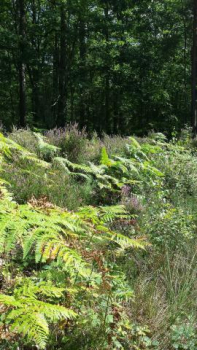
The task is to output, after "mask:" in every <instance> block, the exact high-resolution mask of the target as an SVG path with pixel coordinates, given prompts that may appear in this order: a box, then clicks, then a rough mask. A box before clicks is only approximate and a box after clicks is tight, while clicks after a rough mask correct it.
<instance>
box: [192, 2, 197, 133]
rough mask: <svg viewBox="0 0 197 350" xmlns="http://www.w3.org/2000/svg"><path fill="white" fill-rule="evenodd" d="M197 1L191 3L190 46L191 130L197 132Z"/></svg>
mask: <svg viewBox="0 0 197 350" xmlns="http://www.w3.org/2000/svg"><path fill="white" fill-rule="evenodd" d="M196 85H197V0H194V1H193V46H192V101H191V109H192V128H193V132H194V134H196V132H197V86H196Z"/></svg>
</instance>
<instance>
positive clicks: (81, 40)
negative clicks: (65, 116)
mask: <svg viewBox="0 0 197 350" xmlns="http://www.w3.org/2000/svg"><path fill="white" fill-rule="evenodd" d="M85 34H86V31H85V23H84V21H83V19H82V18H80V21H79V54H80V111H79V114H80V123H79V124H80V126H81V127H83V126H84V125H85V123H86V121H85V117H86V115H85V114H86V113H85V108H86V106H85V97H84V96H85V94H84V82H85V54H86V46H85Z"/></svg>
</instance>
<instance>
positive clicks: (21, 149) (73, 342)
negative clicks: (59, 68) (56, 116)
mask: <svg viewBox="0 0 197 350" xmlns="http://www.w3.org/2000/svg"><path fill="white" fill-rule="evenodd" d="M0 155H1V158H0V159H1V168H0V179H1V182H0V264H1V269H0V309H1V318H0V335H1V341H0V349H2V350H4V349H8V350H9V349H10V350H16V349H20V350H26V349H28V350H30V349H34V348H35V346H37V348H38V349H47V350H49V349H50V350H51V349H54V350H55V349H59V350H63V349H69V350H72V349H73V350H76V349H79V350H80V349H81V350H82V349H86V350H90V349H97V350H103V349H106V350H107V349H125V350H141V349H147V350H148V349H151V350H173V349H180V350H182V349H190V350H192V349H195V348H196V344H197V338H196V324H197V317H196V314H197V313H196V311H197V303H196V300H197V292H196V291H197V288H196V273H197V270H196V263H197V254H196V244H197V242H196V232H197V220H196V211H197V210H196V204H197V185H196V183H197V182H196V169H197V154H196V141H195V140H192V138H191V137H190V130H189V129H186V130H184V131H183V132H182V133H181V135H180V136H179V138H176V137H175V136H174V138H173V139H172V141H171V142H168V141H167V140H166V138H165V136H164V135H163V134H160V133H151V134H150V135H149V136H148V137H147V138H141V139H140V138H134V137H127V138H123V137H119V136H117V137H116V136H114V137H109V136H106V135H104V137H103V138H102V139H100V138H98V137H97V136H96V135H95V134H94V135H93V136H92V137H89V138H88V137H87V135H86V133H85V131H82V132H79V131H78V130H77V128H76V126H69V128H68V129H65V130H64V129H60V130H59V129H55V130H51V131H48V132H46V133H45V136H43V135H42V134H41V133H36V132H33V131H30V130H14V131H13V132H12V133H10V134H9V135H7V137H5V136H4V135H3V134H1V135H0Z"/></svg>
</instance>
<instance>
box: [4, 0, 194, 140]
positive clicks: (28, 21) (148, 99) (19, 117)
mask: <svg viewBox="0 0 197 350" xmlns="http://www.w3.org/2000/svg"><path fill="white" fill-rule="evenodd" d="M0 22H1V24H2V25H1V28H0V50H1V55H0V67H1V68H0V95H1V102H0V118H1V121H2V123H3V125H4V126H5V127H7V128H10V126H11V125H13V124H14V125H20V126H25V125H27V124H28V125H30V126H31V125H34V126H37V127H43V128H52V127H55V126H57V127H61V126H64V125H65V124H66V123H70V122H77V123H79V125H80V127H83V126H86V127H87V128H88V130H89V131H92V130H96V131H97V132H99V133H101V132H103V131H104V132H107V133H110V134H112V133H117V132H119V133H122V134H128V133H129V132H130V133H131V132H135V133H138V134H142V133H144V132H145V131H147V129H155V130H158V129H159V130H160V131H171V130H172V129H173V128H174V127H176V128H178V127H182V126H183V125H185V124H186V123H190V120H191V107H190V105H191V97H190V96H191V67H192V65H191V48H192V45H193V42H192V26H193V1H191V0H185V1H183V0H165V1H161V0H154V1H153V0H141V1H136V0H130V1H128V0H121V1H118V0H113V1H112V0H72V1H71V0H50V1H49V0H47V1H46V0H29V1H27V0H12V1H9V0H2V1H1V10H0Z"/></svg>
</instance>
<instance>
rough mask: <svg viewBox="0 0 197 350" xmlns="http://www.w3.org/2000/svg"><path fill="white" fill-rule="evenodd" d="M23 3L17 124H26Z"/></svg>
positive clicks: (21, 10) (22, 10) (21, 1)
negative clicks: (18, 117)
mask: <svg viewBox="0 0 197 350" xmlns="http://www.w3.org/2000/svg"><path fill="white" fill-rule="evenodd" d="M25 27H26V19H25V3H24V0H19V36H20V38H19V115H20V120H19V124H20V126H21V127H24V126H25V125H26V65H25V35H26V32H25Z"/></svg>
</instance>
